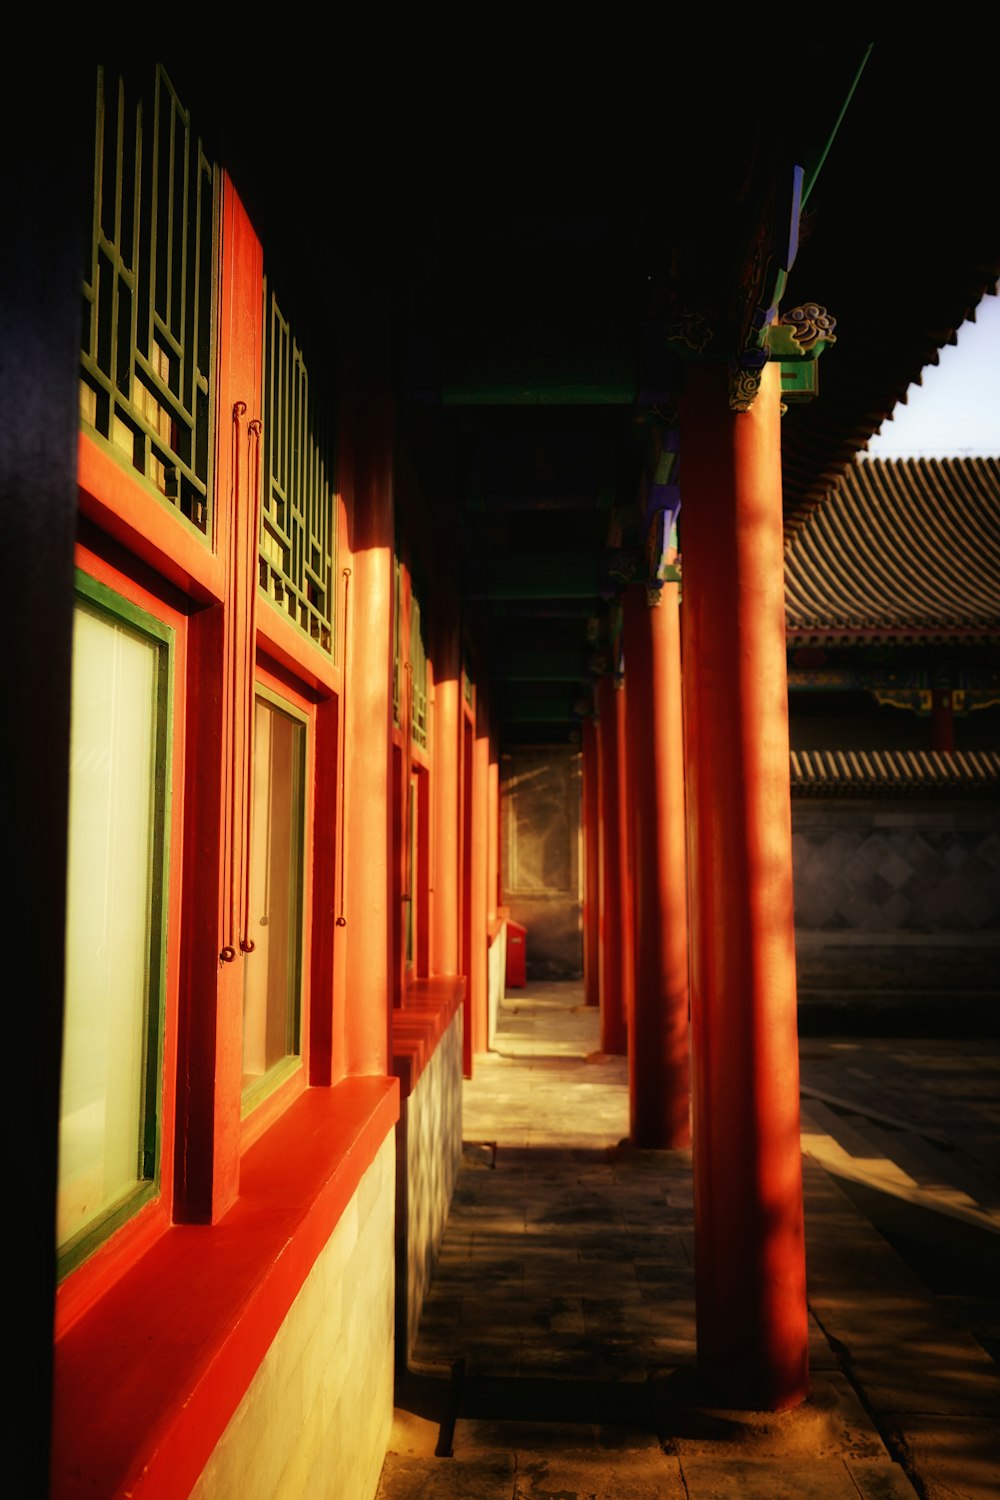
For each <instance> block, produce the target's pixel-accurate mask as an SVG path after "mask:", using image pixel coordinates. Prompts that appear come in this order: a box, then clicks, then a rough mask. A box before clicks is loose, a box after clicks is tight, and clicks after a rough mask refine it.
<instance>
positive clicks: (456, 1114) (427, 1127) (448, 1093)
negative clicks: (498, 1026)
mask: <svg viewBox="0 0 1000 1500" xmlns="http://www.w3.org/2000/svg"><path fill="white" fill-rule="evenodd" d="M396 1130H397V1133H398V1161H399V1173H400V1177H401V1178H402V1173H403V1172H404V1171H405V1174H406V1178H405V1182H404V1181H402V1180H400V1182H399V1184H398V1189H399V1202H398V1221H397V1224H398V1227H397V1234H401V1233H402V1232H403V1228H404V1226H405V1234H406V1243H405V1245H403V1244H401V1243H400V1244H398V1245H397V1252H396V1253H397V1258H398V1273H397V1274H399V1276H400V1282H399V1286H398V1302H397V1316H398V1320H399V1323H400V1330H399V1332H400V1334H402V1331H403V1326H404V1324H403V1319H404V1313H405V1328H406V1349H405V1351H404V1350H402V1349H401V1350H400V1351H399V1352H400V1354H401V1355H404V1356H405V1357H408V1356H409V1353H410V1351H411V1350H412V1348H413V1345H414V1343H415V1341H416V1337H417V1329H418V1327H419V1324H420V1313H421V1309H422V1308H423V1304H424V1298H425V1297H426V1295H427V1289H428V1287H429V1286H430V1281H431V1276H432V1275H433V1271H434V1261H435V1259H436V1257H437V1253H438V1250H439V1249H440V1246H441V1239H442V1236H443V1235H444V1229H445V1224H446V1223H447V1220H448V1210H449V1209H450V1207H451V1199H452V1194H453V1193H454V1191H455V1183H456V1181H457V1178H458V1171H459V1167H460V1166H461V1163H462V1012H461V1010H458V1011H456V1013H455V1015H454V1017H453V1019H452V1021H451V1024H450V1025H449V1027H448V1029H447V1031H446V1032H445V1034H444V1036H443V1037H442V1038H441V1041H440V1043H439V1044H438V1047H437V1050H436V1051H435V1053H434V1056H433V1057H432V1058H431V1060H430V1062H429V1063H428V1064H427V1067H426V1068H425V1069H424V1071H423V1073H422V1074H421V1075H420V1077H419V1079H418V1080H417V1085H416V1088H415V1089H414V1090H413V1092H412V1094H411V1095H410V1097H409V1098H408V1099H404V1100H403V1105H402V1111H401V1114H400V1119H399V1124H398V1125H397V1127H396ZM404 1267H405V1273H406V1274H405V1281H404V1280H403V1279H402V1271H403V1268H404Z"/></svg>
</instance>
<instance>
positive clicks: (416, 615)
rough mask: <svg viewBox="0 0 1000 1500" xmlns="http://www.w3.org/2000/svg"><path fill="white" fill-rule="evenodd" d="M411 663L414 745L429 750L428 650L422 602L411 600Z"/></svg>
mask: <svg viewBox="0 0 1000 1500" xmlns="http://www.w3.org/2000/svg"><path fill="white" fill-rule="evenodd" d="M410 662H411V664H412V668H413V671H412V682H413V743H414V744H415V745H419V746H420V748H421V749H422V750H426V748H427V648H426V646H425V645H424V634H423V626H422V625H421V620H420V601H419V600H418V598H417V596H416V594H414V595H413V596H412V597H411V600H410Z"/></svg>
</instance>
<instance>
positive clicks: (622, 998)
mask: <svg viewBox="0 0 1000 1500" xmlns="http://www.w3.org/2000/svg"><path fill="white" fill-rule="evenodd" d="M597 703H598V712H599V714H600V735H601V754H600V759H601V806H602V809H603V825H604V826H603V846H602V848H603V892H602V894H603V911H602V917H603V920H602V928H603V935H604V949H603V953H602V964H601V1051H602V1052H610V1053H618V1054H620V1055H621V1054H624V1053H625V1052H627V1051H628V1020H627V1018H628V1012H629V1007H630V1005H631V999H632V912H631V904H630V901H629V886H628V880H629V863H628V804H627V801H626V795H625V776H626V768H625V754H624V745H625V689H624V686H622V685H618V686H616V685H615V682H614V679H613V678H612V677H611V676H605V677H602V678H601V680H600V684H599V686H598V689H597Z"/></svg>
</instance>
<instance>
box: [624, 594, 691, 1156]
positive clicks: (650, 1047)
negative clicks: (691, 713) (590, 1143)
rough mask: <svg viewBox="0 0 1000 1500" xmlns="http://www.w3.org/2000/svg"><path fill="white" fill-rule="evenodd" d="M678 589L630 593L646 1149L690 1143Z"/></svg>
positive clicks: (635, 1073)
mask: <svg viewBox="0 0 1000 1500" xmlns="http://www.w3.org/2000/svg"><path fill="white" fill-rule="evenodd" d="M677 595H678V590H677V585H676V583H666V584H664V585H663V587H662V589H661V590H660V593H659V596H658V598H659V602H658V603H656V604H655V605H651V604H650V603H649V602H648V600H647V590H646V587H645V585H643V584H632V585H630V586H629V588H628V589H626V591H625V680H626V683H627V685H628V695H627V698H626V705H625V709H626V721H627V729H628V790H629V804H630V813H631V818H632V827H631V833H632V845H631V849H632V902H633V912H634V918H633V919H634V924H635V997H634V1002H633V1007H632V1017H631V1026H630V1030H629V1047H628V1055H629V1114H630V1120H631V1138H632V1141H633V1143H634V1144H635V1145H636V1146H641V1147H643V1148H645V1149H649V1150H672V1149H674V1148H675V1147H678V1146H686V1145H688V1144H689V1142H690V1139H691V1131H690V1124H689V1074H688V978H687V866H686V858H685V831H684V735H683V720H682V715H681V652H680V620H679V617H678V597H677Z"/></svg>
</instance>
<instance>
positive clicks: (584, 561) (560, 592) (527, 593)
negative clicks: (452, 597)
mask: <svg viewBox="0 0 1000 1500" xmlns="http://www.w3.org/2000/svg"><path fill="white" fill-rule="evenodd" d="M485 574H486V579H485V583H484V584H480V585H479V587H478V588H477V587H476V586H473V588H472V589H471V590H470V597H472V598H480V599H495V600H517V599H594V598H596V596H597V594H598V593H599V591H600V588H599V586H600V560H599V557H598V555H597V554H596V553H594V552H559V553H535V554H531V553H528V554H526V555H524V556H520V555H518V554H517V553H508V554H503V555H500V556H497V557H491V558H488V559H487V561H486V567H485Z"/></svg>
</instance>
